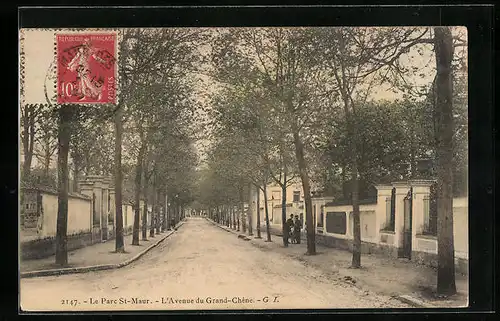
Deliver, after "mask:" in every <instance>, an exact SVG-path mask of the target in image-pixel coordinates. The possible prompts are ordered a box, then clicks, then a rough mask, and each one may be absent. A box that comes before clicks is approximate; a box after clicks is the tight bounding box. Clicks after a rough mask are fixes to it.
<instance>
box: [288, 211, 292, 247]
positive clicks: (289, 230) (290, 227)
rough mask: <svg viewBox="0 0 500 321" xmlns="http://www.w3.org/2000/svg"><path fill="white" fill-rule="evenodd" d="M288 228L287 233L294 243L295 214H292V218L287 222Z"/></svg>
mask: <svg viewBox="0 0 500 321" xmlns="http://www.w3.org/2000/svg"><path fill="white" fill-rule="evenodd" d="M286 228H287V233H288V238H289V239H290V238H291V239H292V243H293V236H292V229H293V214H290V218H289V219H288V220H286Z"/></svg>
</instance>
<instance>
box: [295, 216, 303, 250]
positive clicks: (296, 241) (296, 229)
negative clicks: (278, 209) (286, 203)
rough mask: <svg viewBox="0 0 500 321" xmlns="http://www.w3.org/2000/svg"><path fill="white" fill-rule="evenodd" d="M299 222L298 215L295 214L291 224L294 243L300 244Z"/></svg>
mask: <svg viewBox="0 0 500 321" xmlns="http://www.w3.org/2000/svg"><path fill="white" fill-rule="evenodd" d="M301 227H302V226H301V224H300V220H299V216H298V215H295V222H294V225H293V238H294V239H295V243H297V244H300V229H301Z"/></svg>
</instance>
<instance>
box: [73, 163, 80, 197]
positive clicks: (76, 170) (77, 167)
mask: <svg viewBox="0 0 500 321" xmlns="http://www.w3.org/2000/svg"><path fill="white" fill-rule="evenodd" d="M79 174H80V164H79V162H78V161H76V160H75V159H73V192H74V193H78V191H79V190H78V176H79Z"/></svg>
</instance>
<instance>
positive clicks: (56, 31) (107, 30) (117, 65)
mask: <svg viewBox="0 0 500 321" xmlns="http://www.w3.org/2000/svg"><path fill="white" fill-rule="evenodd" d="M50 30H51V31H53V32H54V62H53V63H54V64H55V67H54V68H52V69H53V70H52V71H53V80H54V83H53V85H54V90H55V96H54V97H53V98H52V103H53V104H56V105H75V104H77V105H80V106H96V105H100V106H103V105H111V106H116V105H118V104H119V99H120V83H121V77H120V74H121V73H120V72H119V68H120V43H121V41H122V38H123V37H122V31H121V29H119V28H57V29H50ZM60 33H65V34H75V35H77V34H82V33H85V34H95V35H99V34H110V33H113V34H114V35H115V68H114V78H115V83H114V85H115V101H114V102H113V103H109V102H106V103H100V102H93V103H74V102H71V103H58V102H57V72H58V68H59V64H58V63H57V35H58V34H60Z"/></svg>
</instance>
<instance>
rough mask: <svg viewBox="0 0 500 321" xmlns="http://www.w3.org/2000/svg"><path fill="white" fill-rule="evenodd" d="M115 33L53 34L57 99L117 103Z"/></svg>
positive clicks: (72, 101)
mask: <svg viewBox="0 0 500 321" xmlns="http://www.w3.org/2000/svg"><path fill="white" fill-rule="evenodd" d="M116 43H117V35H116V34H115V33H99V34H92V33H72V34H71V33H68V34H56V54H57V102H58V103H76V104H78V103H82V104H89V103H91V104H92V103H93V104H106V103H109V104H114V103H116V81H117V75H116V71H117V63H116V50H117V49H116V48H117V47H116Z"/></svg>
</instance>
